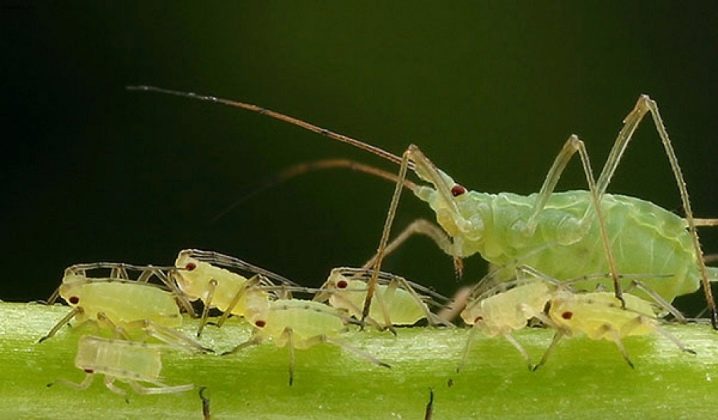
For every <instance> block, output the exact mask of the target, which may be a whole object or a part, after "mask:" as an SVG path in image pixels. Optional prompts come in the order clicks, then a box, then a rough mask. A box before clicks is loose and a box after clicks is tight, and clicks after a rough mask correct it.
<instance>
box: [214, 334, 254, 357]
mask: <svg viewBox="0 0 718 420" xmlns="http://www.w3.org/2000/svg"><path fill="white" fill-rule="evenodd" d="M261 342H262V339H261V338H260V337H259V336H256V335H255V336H253V337H251V338H249V340H247V341H245V342H243V343H240V344H238V345H237V346H236V347H234V348H233V349H232V350H229V351H225V352H224V353H222V354H220V356H228V355H230V354H234V353H237V352H238V351H240V350H242V349H243V348H245V347H250V346H256V345H257V344H259V343H261Z"/></svg>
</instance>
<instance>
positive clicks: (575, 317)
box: [549, 292, 656, 341]
mask: <svg viewBox="0 0 718 420" xmlns="http://www.w3.org/2000/svg"><path fill="white" fill-rule="evenodd" d="M624 299H625V300H626V309H622V308H621V302H620V301H619V300H618V299H616V297H615V295H614V294H613V293H610V292H596V293H585V294H571V293H568V292H564V293H560V294H557V295H556V297H555V298H554V299H553V300H552V301H551V309H550V310H549V316H550V317H551V319H552V320H553V321H554V322H555V323H556V324H557V325H559V326H563V327H564V328H566V330H567V331H569V332H570V333H578V332H581V333H584V334H586V335H587V336H588V337H589V338H591V339H594V340H598V339H605V340H610V341H615V340H616V338H621V337H626V336H633V335H647V334H651V333H652V332H653V331H655V329H656V320H655V316H654V315H653V309H652V307H651V305H650V303H648V302H647V301H644V300H642V299H640V298H638V297H636V296H633V295H631V294H629V293H626V294H624Z"/></svg>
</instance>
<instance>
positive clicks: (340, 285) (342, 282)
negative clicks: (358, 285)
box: [337, 280, 348, 289]
mask: <svg viewBox="0 0 718 420" xmlns="http://www.w3.org/2000/svg"><path fill="white" fill-rule="evenodd" d="M347 286H348V284H347V281H346V280H339V281H338V282H337V287H338V288H340V289H346V288H347Z"/></svg>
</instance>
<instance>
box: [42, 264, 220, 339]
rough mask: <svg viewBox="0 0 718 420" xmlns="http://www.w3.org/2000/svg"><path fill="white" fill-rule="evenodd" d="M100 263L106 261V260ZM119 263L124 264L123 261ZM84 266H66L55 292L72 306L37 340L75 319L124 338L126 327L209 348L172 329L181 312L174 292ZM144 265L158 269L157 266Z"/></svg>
mask: <svg viewBox="0 0 718 420" xmlns="http://www.w3.org/2000/svg"><path fill="white" fill-rule="evenodd" d="M102 264H103V266H108V265H109V263H102ZM118 265H120V264H118ZM121 265H122V266H123V267H127V265H126V264H121ZM87 266H88V265H85V264H83V265H80V267H82V269H81V270H78V269H77V267H78V266H71V267H69V268H68V269H66V270H65V276H64V277H63V279H62V284H61V285H60V287H59V289H58V294H59V296H61V297H62V298H63V299H64V300H65V301H66V302H67V303H68V304H69V305H70V307H72V310H71V311H70V312H69V313H68V314H67V315H66V316H65V317H63V318H62V319H61V320H60V321H59V322H58V323H57V324H55V326H54V327H53V328H52V329H51V330H50V332H48V333H47V335H45V336H44V337H42V338H41V339H40V340H39V342H43V341H45V340H47V339H48V338H50V337H52V336H53V335H55V334H56V333H57V332H58V331H59V330H60V328H62V327H63V326H64V325H65V324H67V323H69V322H70V321H71V320H73V319H76V320H77V321H78V322H79V323H84V322H86V321H94V322H96V323H97V324H98V325H100V326H105V327H109V328H110V329H111V330H113V331H114V332H115V333H116V334H118V335H120V336H121V337H123V338H129V337H128V335H127V332H126V331H127V330H128V329H142V330H143V331H144V332H146V333H147V334H149V335H151V336H153V337H155V338H157V339H159V340H162V341H165V342H167V343H169V344H179V345H184V346H189V347H192V348H194V349H196V350H201V351H211V350H210V349H207V348H205V347H203V346H202V345H201V344H199V343H197V342H196V341H194V340H192V339H190V338H188V337H186V336H184V335H183V334H181V333H180V332H178V331H176V330H175V329H174V328H177V327H179V326H181V325H182V316H181V315H180V312H179V308H178V307H177V303H176V302H175V297H176V296H175V294H173V293H171V292H169V291H167V290H163V289H162V288H160V287H158V286H156V285H153V284H150V283H147V282H138V281H136V280H126V279H118V278H112V277H87V275H86V274H80V273H84V272H85V268H86V267H87ZM133 267H135V266H133ZM147 269H148V270H153V271H156V270H157V268H156V267H148V268H147ZM115 272H118V271H115Z"/></svg>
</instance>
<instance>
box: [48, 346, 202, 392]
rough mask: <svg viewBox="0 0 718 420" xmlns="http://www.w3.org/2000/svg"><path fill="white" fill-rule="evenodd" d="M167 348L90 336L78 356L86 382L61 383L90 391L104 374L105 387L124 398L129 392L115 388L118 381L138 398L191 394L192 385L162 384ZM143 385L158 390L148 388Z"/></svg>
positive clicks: (60, 381) (79, 367)
mask: <svg viewBox="0 0 718 420" xmlns="http://www.w3.org/2000/svg"><path fill="white" fill-rule="evenodd" d="M166 347H167V346H160V345H153V344H147V343H142V342H137V341H126V340H109V339H105V338H100V337H94V336H87V335H86V336H83V337H81V338H80V341H79V343H78V347H77V355H76V356H75V366H76V367H77V368H78V369H82V370H83V371H85V373H86V376H85V379H84V380H83V381H82V382H80V383H75V382H71V381H68V380H65V379H60V380H58V381H57V383H61V384H63V385H67V386H70V387H73V388H76V389H87V388H88V387H89V386H90V385H91V384H92V381H93V379H94V378H95V375H96V374H102V375H104V376H105V381H104V382H105V386H106V387H107V388H108V389H109V390H110V391H112V392H114V393H117V394H120V395H123V396H126V395H127V392H126V391H125V390H123V389H122V388H119V387H117V386H116V385H115V384H114V382H115V381H116V380H117V381H120V382H125V383H126V384H128V385H129V386H130V388H131V389H132V390H133V391H135V392H136V393H138V394H171V393H175V392H184V391H189V390H191V389H192V388H194V385H192V384H187V385H175V386H169V385H165V384H164V383H162V382H161V381H160V372H161V370H162V359H161V350H162V349H163V348H166ZM141 382H144V383H148V384H152V385H154V386H151V387H147V386H144V385H142V384H141ZM51 385H53V384H48V386H51Z"/></svg>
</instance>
